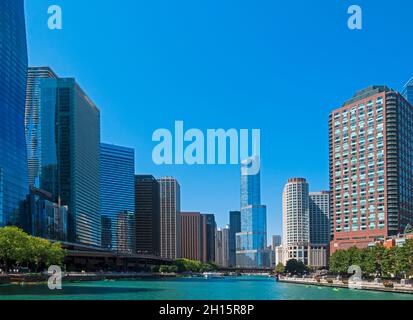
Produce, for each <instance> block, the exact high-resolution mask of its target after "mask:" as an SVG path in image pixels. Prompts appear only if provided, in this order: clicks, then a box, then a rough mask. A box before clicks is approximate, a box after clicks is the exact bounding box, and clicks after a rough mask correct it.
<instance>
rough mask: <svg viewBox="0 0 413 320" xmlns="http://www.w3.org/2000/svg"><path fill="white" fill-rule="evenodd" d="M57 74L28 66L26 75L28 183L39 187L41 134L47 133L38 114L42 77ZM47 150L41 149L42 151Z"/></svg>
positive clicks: (47, 69) (40, 112)
mask: <svg viewBox="0 0 413 320" xmlns="http://www.w3.org/2000/svg"><path fill="white" fill-rule="evenodd" d="M57 78H58V77H57V75H56V74H55V73H54V71H53V70H52V69H50V68H49V67H33V68H29V71H28V76H27V94H26V111H25V120H24V125H25V133H26V145H27V162H28V169H29V175H28V177H29V185H30V186H32V187H35V188H40V185H39V184H40V175H41V167H40V164H41V158H42V145H41V144H42V141H43V140H44V138H42V135H43V137H44V135H45V134H48V132H47V131H45V132H43V130H44V129H43V130H42V123H44V122H43V119H42V118H41V117H40V115H41V114H42V113H43V112H42V110H41V109H40V106H41V105H40V98H41V95H40V94H41V88H42V82H43V79H57ZM45 152H47V150H43V153H45Z"/></svg>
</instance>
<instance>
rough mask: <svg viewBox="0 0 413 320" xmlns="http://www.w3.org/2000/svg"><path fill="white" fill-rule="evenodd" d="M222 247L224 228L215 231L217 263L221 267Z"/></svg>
mask: <svg viewBox="0 0 413 320" xmlns="http://www.w3.org/2000/svg"><path fill="white" fill-rule="evenodd" d="M222 248H223V243H222V230H221V228H218V229H217V230H216V231H215V263H216V264H217V265H218V266H221V267H222V266H223V260H222Z"/></svg>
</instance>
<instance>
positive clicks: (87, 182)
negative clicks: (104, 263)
mask: <svg viewBox="0 0 413 320" xmlns="http://www.w3.org/2000/svg"><path fill="white" fill-rule="evenodd" d="M34 89H35V90H34V91H33V92H36V100H37V102H36V104H35V105H34V106H35V107H36V108H37V111H36V112H37V113H38V119H31V118H30V117H26V125H29V124H30V123H36V126H37V128H36V130H35V131H31V132H32V133H33V134H32V135H30V136H29V137H31V138H33V136H34V137H35V139H36V143H35V144H34V143H32V142H30V144H29V147H30V148H31V149H30V150H31V151H30V152H32V155H33V156H34V157H33V158H32V159H35V161H34V162H33V163H32V164H34V163H35V164H36V165H35V166H32V167H31V169H32V170H31V181H32V182H33V183H34V186H35V187H36V188H38V189H40V190H42V191H45V192H48V193H50V194H51V199H52V201H53V202H55V203H57V202H59V201H60V203H61V205H62V206H67V207H68V219H67V238H68V241H69V242H74V243H81V244H85V245H90V246H97V247H100V246H101V217H100V198H99V197H100V195H99V192H100V189H99V185H100V178H99V165H100V163H99V157H100V112H99V110H98V109H97V107H96V106H95V105H94V104H93V103H92V101H91V100H90V98H89V97H87V95H86V94H85V93H84V92H83V90H82V89H81V88H80V87H79V86H78V84H77V83H76V81H75V80H74V79H72V78H67V79H63V78H58V79H54V78H39V79H37V80H36V81H35V87H34ZM28 100H30V97H28ZM26 132H29V131H28V130H26ZM45 227H46V226H45Z"/></svg>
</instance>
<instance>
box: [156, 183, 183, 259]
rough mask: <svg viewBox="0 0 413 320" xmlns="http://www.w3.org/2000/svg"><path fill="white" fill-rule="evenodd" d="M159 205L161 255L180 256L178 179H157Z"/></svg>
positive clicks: (165, 256) (174, 257)
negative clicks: (159, 196) (159, 197)
mask: <svg viewBox="0 0 413 320" xmlns="http://www.w3.org/2000/svg"><path fill="white" fill-rule="evenodd" d="M159 185H160V191H161V192H160V195H161V201H160V203H161V206H160V217H161V219H160V225H161V229H160V230H161V257H163V258H168V259H177V258H180V250H181V243H180V242H181V235H180V227H181V222H180V211H181V188H180V186H179V183H178V181H177V180H176V179H175V178H172V177H165V178H161V179H159Z"/></svg>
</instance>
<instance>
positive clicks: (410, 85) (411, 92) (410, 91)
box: [402, 78, 413, 106]
mask: <svg viewBox="0 0 413 320" xmlns="http://www.w3.org/2000/svg"><path fill="white" fill-rule="evenodd" d="M402 96H403V98H404V99H406V100H407V102H409V103H410V105H412V106H413V78H411V79H410V80H409V81H407V83H406V84H405V85H404V86H403V90H402Z"/></svg>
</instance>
